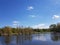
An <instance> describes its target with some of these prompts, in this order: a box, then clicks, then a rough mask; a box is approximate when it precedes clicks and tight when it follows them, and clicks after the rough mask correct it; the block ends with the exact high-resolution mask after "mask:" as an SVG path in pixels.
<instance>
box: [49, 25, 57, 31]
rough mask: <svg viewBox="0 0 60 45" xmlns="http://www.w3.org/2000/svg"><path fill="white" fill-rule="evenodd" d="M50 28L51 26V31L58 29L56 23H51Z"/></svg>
mask: <svg viewBox="0 0 60 45" xmlns="http://www.w3.org/2000/svg"><path fill="white" fill-rule="evenodd" d="M49 28H50V30H51V31H56V29H57V26H56V24H51V25H50V26H49Z"/></svg>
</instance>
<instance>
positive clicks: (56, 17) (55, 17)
mask: <svg viewBox="0 0 60 45" xmlns="http://www.w3.org/2000/svg"><path fill="white" fill-rule="evenodd" d="M59 18H60V16H59V15H53V17H52V19H59Z"/></svg>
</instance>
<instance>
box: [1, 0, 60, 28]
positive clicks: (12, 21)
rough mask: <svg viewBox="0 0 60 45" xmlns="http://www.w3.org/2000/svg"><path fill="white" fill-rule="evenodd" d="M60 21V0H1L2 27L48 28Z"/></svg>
mask: <svg viewBox="0 0 60 45" xmlns="http://www.w3.org/2000/svg"><path fill="white" fill-rule="evenodd" d="M58 22H60V0H0V27H3V26H6V25H9V26H16V25H17V24H18V25H20V26H22V25H23V26H30V27H33V28H47V27H48V26H49V25H50V24H52V23H58Z"/></svg>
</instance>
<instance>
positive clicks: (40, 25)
mask: <svg viewBox="0 0 60 45" xmlns="http://www.w3.org/2000/svg"><path fill="white" fill-rule="evenodd" d="M32 28H34V29H37V28H39V29H42V28H44V29H45V28H48V26H47V25H45V24H38V25H34V26H32Z"/></svg>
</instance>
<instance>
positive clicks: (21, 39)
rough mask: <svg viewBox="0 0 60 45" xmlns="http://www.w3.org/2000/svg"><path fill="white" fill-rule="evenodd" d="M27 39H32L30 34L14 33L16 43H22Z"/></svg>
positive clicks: (21, 44) (20, 44) (19, 44)
mask: <svg viewBox="0 0 60 45" xmlns="http://www.w3.org/2000/svg"><path fill="white" fill-rule="evenodd" d="M26 40H28V41H31V40H32V35H28V34H27V35H16V43H17V45H23V43H24V42H25V41H26Z"/></svg>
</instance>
